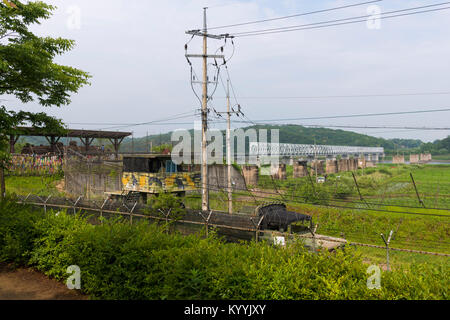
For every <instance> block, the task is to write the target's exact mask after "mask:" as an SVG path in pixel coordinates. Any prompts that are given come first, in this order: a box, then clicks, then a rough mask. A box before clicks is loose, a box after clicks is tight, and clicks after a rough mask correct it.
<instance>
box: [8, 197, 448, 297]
mask: <svg viewBox="0 0 450 320" xmlns="http://www.w3.org/2000/svg"><path fill="white" fill-rule="evenodd" d="M0 208H1V215H0V231H1V233H0V244H1V246H0V261H7V260H8V261H11V260H12V261H19V262H23V263H27V264H29V265H31V266H34V267H35V268H37V269H39V270H41V271H43V272H44V273H45V274H47V275H49V276H52V277H55V278H57V279H60V280H64V279H65V278H66V277H67V276H68V274H66V269H67V267H68V266H70V265H78V266H79V267H80V269H81V286H82V291H83V292H84V293H86V294H89V295H90V296H91V297H92V298H97V299H136V300H137V299H252V300H254V299H403V298H405V299H448V288H449V279H450V277H449V270H448V266H442V267H434V266H417V267H414V268H412V269H405V270H400V271H393V272H389V273H382V279H381V286H382V289H381V290H369V289H367V286H366V281H367V277H368V275H367V274H366V270H367V265H365V264H363V263H362V261H361V257H360V256H359V254H357V253H356V251H355V250H354V249H352V248H348V249H345V250H340V251H337V252H335V253H329V252H327V251H322V252H319V253H317V254H313V253H311V252H308V251H306V249H305V248H304V246H303V244H302V243H301V242H297V243H293V244H289V245H288V246H287V247H286V248H278V247H273V246H271V245H268V244H267V243H263V242H259V243H255V242H251V243H242V244H236V243H224V242H222V241H221V240H220V239H218V238H217V237H216V236H215V235H214V233H213V232H212V233H211V234H212V235H211V236H209V237H207V238H205V237H203V236H201V235H199V234H198V235H190V236H182V235H180V234H176V233H174V234H167V233H166V232H165V229H163V228H160V227H158V226H157V225H155V224H150V223H148V222H142V221H141V222H138V223H136V224H133V225H130V224H129V223H128V222H120V221H119V220H104V222H103V223H102V224H100V225H92V224H89V223H88V220H87V217H83V216H80V215H69V214H67V213H64V212H60V213H55V212H51V211H50V212H48V213H47V214H43V213H42V212H33V211H31V210H30V208H28V207H23V206H18V205H12V204H10V203H7V202H4V203H1V204H0ZM26 258H28V260H27V259H26Z"/></svg>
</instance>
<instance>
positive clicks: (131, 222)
mask: <svg viewBox="0 0 450 320" xmlns="http://www.w3.org/2000/svg"><path fill="white" fill-rule="evenodd" d="M137 204H138V203H137V201H136V202H135V203H134V205H133V208H131V211H130V224H133V211H134V208H136V205H137Z"/></svg>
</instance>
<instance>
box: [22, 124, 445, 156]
mask: <svg viewBox="0 0 450 320" xmlns="http://www.w3.org/2000/svg"><path fill="white" fill-rule="evenodd" d="M249 128H254V129H257V130H258V129H267V130H270V129H279V130H280V131H279V133H280V142H281V143H292V144H314V143H316V144H321V145H345V146H365V147H384V149H385V151H386V152H387V153H388V154H389V153H392V152H394V151H397V150H400V149H403V150H405V149H409V150H416V151H417V152H425V151H428V152H432V153H433V154H449V153H450V144H449V141H450V138H449V137H447V138H446V139H443V140H436V141H435V142H432V143H431V142H430V143H424V142H422V141H421V140H417V139H383V138H376V137H372V136H368V135H364V134H359V133H355V132H351V131H345V130H334V129H326V128H307V127H303V126H300V125H278V126H270V125H264V126H259V125H258V126H251V127H246V128H243V129H245V130H247V129H249ZM171 134H172V133H171V132H168V133H164V134H156V135H150V136H148V137H138V138H136V137H135V138H134V139H131V138H127V139H125V140H124V141H123V143H122V146H121V151H122V152H131V151H132V150H134V151H135V152H145V151H148V150H149V149H150V145H153V147H156V146H159V145H161V144H170V143H171V141H170V138H171ZM268 136H269V141H270V131H268ZM24 142H25V141H24V140H23V139H21V143H22V144H23V143H24ZM26 142H29V143H32V144H37V145H39V144H44V145H46V144H47V141H46V140H45V138H42V137H29V138H26ZM62 142H64V143H66V141H65V139H62ZM94 143H95V144H97V145H100V144H105V145H108V144H109V142H108V141H107V140H104V141H96V142H94Z"/></svg>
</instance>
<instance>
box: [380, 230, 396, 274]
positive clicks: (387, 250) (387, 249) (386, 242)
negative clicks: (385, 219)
mask: <svg viewBox="0 0 450 320" xmlns="http://www.w3.org/2000/svg"><path fill="white" fill-rule="evenodd" d="M393 232H394V230H391V232H390V233H389V237H388V239H387V240H386V239H385V237H384V235H383V234H381V238H382V239H383V241H384V243H385V244H386V268H387V271H390V268H389V243H390V242H391V237H392V234H393Z"/></svg>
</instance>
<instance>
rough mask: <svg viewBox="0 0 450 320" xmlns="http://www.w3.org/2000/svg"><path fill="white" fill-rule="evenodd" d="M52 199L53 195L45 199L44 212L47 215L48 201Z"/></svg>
mask: <svg viewBox="0 0 450 320" xmlns="http://www.w3.org/2000/svg"><path fill="white" fill-rule="evenodd" d="M51 197H52V196H51V195H50V196H48V197H47V199H45V201H44V212H45V213H47V201H48V200H50V198H51Z"/></svg>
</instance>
